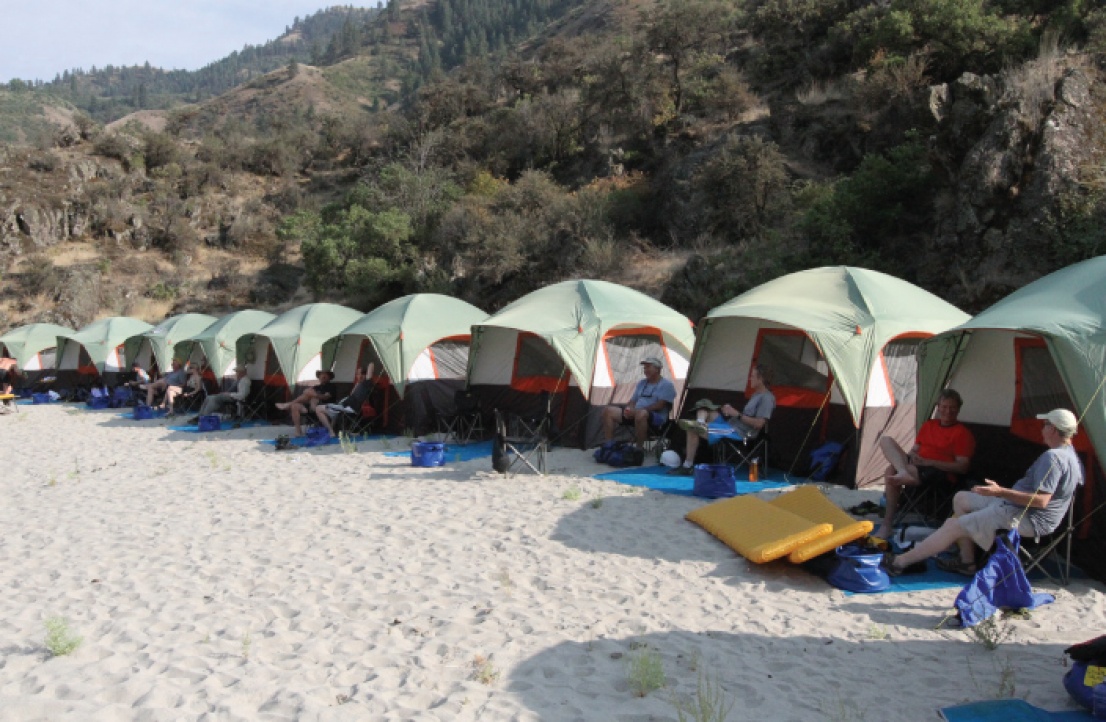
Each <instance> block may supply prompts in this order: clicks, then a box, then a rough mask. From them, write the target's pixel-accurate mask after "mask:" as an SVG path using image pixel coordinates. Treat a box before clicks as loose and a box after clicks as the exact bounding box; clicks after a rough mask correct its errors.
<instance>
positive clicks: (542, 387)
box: [468, 280, 695, 448]
mask: <svg viewBox="0 0 1106 722" xmlns="http://www.w3.org/2000/svg"><path fill="white" fill-rule="evenodd" d="M694 343H695V334H694V330H693V328H692V324H691V321H689V320H688V318H687V317H686V316H683V315H681V314H679V313H677V312H676V311H674V310H672V309H671V308H669V307H667V306H665V305H664V304H662V303H660V302H659V301H656V300H654V299H652V298H650V297H648V296H646V295H645V294H643V293H640V292H638V291H635V290H633V289H629V288H626V287H624V286H619V285H617V284H614V283H608V282H606V281H594V280H578V281H563V282H561V283H557V284H554V285H551V286H546V287H545V288H542V289H539V290H537V291H534V292H533V293H530V294H527V295H526V296H523V297H522V298H520V299H518V300H516V301H515V302H513V303H511V304H510V305H508V306H506V307H505V308H504V309H503V310H501V311H500V312H499V313H497V314H495V315H493V316H492V317H491V318H489V319H487V320H486V321H483V322H481V323H478V324H475V325H473V327H472V349H471V351H470V352H469V373H468V377H469V386H470V388H471V389H472V390H473V392H474V393H475V394H476V395H477V396H478V397H479V398H480V401H481V405H482V407H483V408H484V409H485V410H486V411H489V410H491V409H495V408H499V409H502V410H505V411H513V412H517V413H532V412H533V411H534V410H535V408H536V407H537V405H539V404H540V402H539V398H540V395H541V394H542V392H546V393H549V394H551V395H552V397H553V400H554V409H553V414H554V422H555V425H556V426H557V428H558V429H559V439H560V440H561V441H563V442H566V443H574V444H576V445H578V446H582V447H585V448H586V447H590V446H594V445H596V444H598V443H599V442H600V441H601V440H602V428H601V413H600V412H601V409H602V408H603V407H604V406H606V405H607V404H610V403H621V402H625V401H628V400H629V398H630V396H631V395H632V394H633V390H634V386H635V385H636V384H637V382H638V381H639V380H640V379H641V377H642V376H641V361H642V359H644V358H646V357H649V356H655V357H658V358H660V359H661V360H663V361H664V364H665V368H664V369H663V374H664V376H665V378H668V379H670V380H671V381H672V382H673V383H674V384H675V385H676V389H677V393H678V392H679V391H680V389H681V388H682V384H683V379H684V377H685V375H686V372H687V364H688V358H689V357H690V356H691V349H692V346H693V345H694Z"/></svg>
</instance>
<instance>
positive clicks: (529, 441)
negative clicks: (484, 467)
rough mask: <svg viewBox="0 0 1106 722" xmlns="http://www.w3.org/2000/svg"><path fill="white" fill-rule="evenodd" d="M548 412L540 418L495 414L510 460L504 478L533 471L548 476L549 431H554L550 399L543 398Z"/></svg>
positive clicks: (544, 395) (502, 442)
mask: <svg viewBox="0 0 1106 722" xmlns="http://www.w3.org/2000/svg"><path fill="white" fill-rule="evenodd" d="M542 396H543V399H544V402H545V403H544V412H542V413H540V414H539V415H537V416H522V415H518V414H510V413H505V412H502V411H500V410H499V409H496V410H495V428H496V434H497V436H498V440H499V442H500V443H501V444H502V445H503V450H504V451H505V452H506V454H507V457H508V458H509V463H508V464H507V465H506V468H505V469H504V471H503V474H504V475H505V476H507V477H508V478H510V476H511V470H512V469H515V468H516V467H518V468H519V470H523V469H529V470H530V471H532V472H534V473H535V474H538V475H539V476H544V475H545V473H546V455H547V454H548V451H549V431H550V427H551V420H550V413H549V395H548V393H543V394H542Z"/></svg>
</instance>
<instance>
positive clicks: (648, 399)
mask: <svg viewBox="0 0 1106 722" xmlns="http://www.w3.org/2000/svg"><path fill="white" fill-rule="evenodd" d="M662 369H664V364H663V363H662V362H661V360H660V359H659V358H656V357H655V356H650V357H649V358H647V359H645V360H644V361H642V362H641V370H642V373H644V374H645V378H643V379H642V380H641V381H638V382H637V386H635V387H634V395H633V396H632V397H630V403H628V404H626V406H608V407H607V408H605V409H603V439H604V440H606V441H610V440H611V439H613V438H614V427H615V425H616V424H626V425H630V424H632V425H633V427H634V443H635V444H637V446H638V448H641V447H643V446H645V440H646V439H647V438H649V427H650V426H653V427H659V426H663V425H664V422H665V421H667V420H668V412H669V411H671V410H672V404H673V403H674V402H675V401H676V387H675V386H673V385H672V382H671V381H669V380H668V379H666V378H664V377H663V376H661V370H662Z"/></svg>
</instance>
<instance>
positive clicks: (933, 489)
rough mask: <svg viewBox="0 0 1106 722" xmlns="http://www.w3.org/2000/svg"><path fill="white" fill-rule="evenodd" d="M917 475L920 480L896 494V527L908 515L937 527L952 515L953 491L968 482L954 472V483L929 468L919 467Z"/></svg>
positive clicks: (901, 523) (967, 485) (964, 487)
mask: <svg viewBox="0 0 1106 722" xmlns="http://www.w3.org/2000/svg"><path fill="white" fill-rule="evenodd" d="M920 476H921V483H919V484H916V485H914V486H906V487H903V490H902V493H901V494H900V495H899V508H898V510H897V511H896V512H895V518H894V519H893V520H892V524H891V526H892V527H893V528H895V529H897V528H899V527H900V526H903V525H904V524H905V523H906V520H907V519H909V518H911V517H920V519H921V521H922V523H923V524H924V525H925V526H931V527H936V526H940V525H941V524H943V523H944V521H945V519H947V518H949V516H951V515H952V498H953V497H954V496H956V492H958V491H962V490H964V489H967V488H968V487H969V486H970V485H971V484H970V482H969V481H968V478H967V477H966V476H964V475H961V474H957V475H956V481H955V482H954V483H949V480H948V477H947V476H946V474H945V472H943V471H938V470H937V469H932V468H929V467H927V468H923V469H921V473H920Z"/></svg>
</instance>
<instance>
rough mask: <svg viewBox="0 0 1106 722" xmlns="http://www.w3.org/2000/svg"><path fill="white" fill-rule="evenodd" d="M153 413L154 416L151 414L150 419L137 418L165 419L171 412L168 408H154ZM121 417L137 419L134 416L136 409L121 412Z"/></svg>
mask: <svg viewBox="0 0 1106 722" xmlns="http://www.w3.org/2000/svg"><path fill="white" fill-rule="evenodd" d="M151 413H153V416H151V417H150V418H148V419H137V420H138V421H154V420H156V419H164V418H165V417H166V416H168V415H169V412H168V411H167V410H166V409H154V410H153V411H152V412H151ZM119 418H121V419H129V420H131V421H135V420H136V419H135V418H134V409H131V410H130V411H124V412H123V413H121V414H119Z"/></svg>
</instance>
